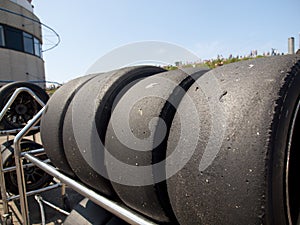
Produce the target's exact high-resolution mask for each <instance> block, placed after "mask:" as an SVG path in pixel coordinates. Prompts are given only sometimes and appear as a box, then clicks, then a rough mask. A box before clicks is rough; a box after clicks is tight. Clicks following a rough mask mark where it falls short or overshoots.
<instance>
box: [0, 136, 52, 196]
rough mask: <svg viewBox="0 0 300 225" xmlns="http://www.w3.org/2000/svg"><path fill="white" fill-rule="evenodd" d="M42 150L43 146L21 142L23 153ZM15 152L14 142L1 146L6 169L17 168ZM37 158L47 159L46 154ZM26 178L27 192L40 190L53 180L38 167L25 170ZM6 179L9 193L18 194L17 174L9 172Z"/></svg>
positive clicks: (25, 141)
mask: <svg viewBox="0 0 300 225" xmlns="http://www.w3.org/2000/svg"><path fill="white" fill-rule="evenodd" d="M41 148H43V146H42V145H40V144H38V143H36V142H33V141H30V140H26V139H24V140H22V142H21V149H22V151H27V150H35V149H41ZM13 152H14V148H13V141H8V142H5V143H3V144H2V145H1V154H2V160H3V166H4V168H8V167H12V166H15V157H14V153H13ZM36 157H38V158H39V159H40V160H45V159H47V156H46V155H45V154H42V155H37V156H36ZM27 163H28V162H27V161H26V160H24V161H23V165H26V164H27ZM24 176H25V180H26V190H27V191H33V190H37V189H39V188H43V187H46V186H48V185H49V184H50V183H51V182H52V180H53V177H52V176H50V175H49V174H47V173H46V172H44V171H43V170H41V169H39V168H38V167H36V166H33V167H29V168H25V169H24ZM4 177H5V184H6V188H7V191H8V192H10V193H12V194H18V193H19V190H18V183H17V175H16V172H15V171H13V172H7V173H5V176H4Z"/></svg>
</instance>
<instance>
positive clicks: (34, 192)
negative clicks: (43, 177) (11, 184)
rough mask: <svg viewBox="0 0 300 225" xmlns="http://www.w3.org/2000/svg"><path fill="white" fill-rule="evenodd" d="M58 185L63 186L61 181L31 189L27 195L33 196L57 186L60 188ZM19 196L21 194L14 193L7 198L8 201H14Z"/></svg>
mask: <svg viewBox="0 0 300 225" xmlns="http://www.w3.org/2000/svg"><path fill="white" fill-rule="evenodd" d="M58 187H61V183H57V184H52V185H50V186H47V187H44V188H40V189H38V190H33V191H29V192H27V193H26V196H32V195H35V194H38V193H41V192H44V191H49V190H52V189H55V188H58ZM19 198H20V195H13V196H11V197H8V198H7V200H8V201H14V200H17V199H19Z"/></svg>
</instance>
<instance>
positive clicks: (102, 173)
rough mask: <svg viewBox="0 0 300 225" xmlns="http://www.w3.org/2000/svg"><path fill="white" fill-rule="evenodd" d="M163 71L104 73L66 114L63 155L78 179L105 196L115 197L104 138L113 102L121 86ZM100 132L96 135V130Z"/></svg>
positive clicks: (149, 68) (131, 69)
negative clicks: (110, 180)
mask: <svg viewBox="0 0 300 225" xmlns="http://www.w3.org/2000/svg"><path fill="white" fill-rule="evenodd" d="M162 71H165V70H163V69H162V68H159V67H153V66H140V67H129V68H123V69H120V70H116V71H112V72H108V73H104V74H102V75H100V76H97V77H95V78H93V79H92V80H90V81H89V82H87V83H86V84H85V85H84V86H83V87H82V88H81V89H80V90H79V91H78V93H77V94H76V95H75V96H74V98H73V100H72V102H71V104H70V106H69V108H68V110H67V113H66V116H65V121H64V127H63V143H64V149H65V155H66V157H67V160H68V162H69V164H70V166H71V168H72V170H73V172H74V173H75V174H76V176H78V178H79V179H80V180H81V181H82V182H83V183H85V184H86V185H88V186H90V187H91V188H93V189H95V190H97V191H99V192H100V193H102V194H104V195H106V196H114V195H115V193H114V191H113V188H112V186H111V183H110V182H109V181H108V180H107V179H106V178H107V175H106V169H105V161H104V157H103V156H104V155H103V154H104V149H103V144H102V143H104V142H103V139H104V136H105V131H106V128H107V124H108V121H109V117H110V113H111V110H112V104H113V102H114V99H115V97H116V96H117V94H118V93H119V91H120V90H122V88H123V87H124V86H125V85H127V84H128V83H131V82H133V81H135V80H137V79H142V78H144V77H147V76H151V75H153V74H156V73H159V72H162ZM99 129H100V131H101V135H102V136H101V135H100V136H99V135H98V132H97V131H99Z"/></svg>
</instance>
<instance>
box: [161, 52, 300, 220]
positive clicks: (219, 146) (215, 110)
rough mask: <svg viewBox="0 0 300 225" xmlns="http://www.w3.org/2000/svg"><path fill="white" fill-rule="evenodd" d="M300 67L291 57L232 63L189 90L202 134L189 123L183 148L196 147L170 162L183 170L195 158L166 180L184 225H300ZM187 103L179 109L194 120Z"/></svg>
mask: <svg viewBox="0 0 300 225" xmlns="http://www.w3.org/2000/svg"><path fill="white" fill-rule="evenodd" d="M299 60H300V56H296V55H289V56H276V57H267V58H262V59H257V60H251V61H244V62H239V63H234V64H229V65H226V66H223V67H220V68H217V69H215V70H212V71H210V72H208V73H206V74H205V75H204V76H202V77H200V78H199V79H198V80H197V82H196V83H195V84H194V85H193V86H192V87H191V88H190V89H189V91H188V92H187V96H189V97H190V98H191V99H192V100H193V102H194V105H195V106H196V108H197V109H198V111H197V113H198V118H199V121H200V125H201V129H200V130H199V131H197V129H198V128H197V127H195V126H194V124H195V122H194V121H189V124H190V129H191V131H190V135H188V136H186V137H184V138H185V140H184V141H185V142H186V143H190V142H192V140H191V139H192V138H193V137H198V141H197V145H196V147H195V148H194V149H192V148H189V147H188V146H187V147H185V148H183V149H182V154H181V157H177V159H176V160H175V159H174V160H173V161H170V162H169V163H170V164H171V165H176V164H180V163H181V161H182V160H183V159H185V158H186V157H187V155H189V154H192V156H191V159H190V160H189V161H188V163H187V164H186V165H185V166H184V167H183V169H181V170H180V171H179V172H178V173H177V174H176V175H174V176H173V177H171V178H170V179H168V180H167V189H168V194H169V198H170V200H171V205H172V208H173V210H174V213H175V215H176V217H177V219H178V222H179V223H180V224H182V225H185V224H187V225H191V224H232V225H233V224H270V225H271V224H282V225H284V224H289V225H292V224H296V221H297V219H298V215H299V209H300V194H299V190H300V183H299V179H298V178H297V176H298V175H296V174H299V169H300V167H299V165H300V157H299V151H298V150H299V146H300V144H299V138H298V139H297V137H296V136H299V130H300V112H299V106H300V104H299V101H300V88H299V87H300V61H299ZM186 100H187V98H183V100H182V101H181V103H180V105H179V107H178V109H179V110H183V111H184V110H185V111H186V120H188V118H189V117H190V116H191V114H190V112H189V106H187V101H186ZM297 107H298V111H297ZM181 122H182V121H180V119H179V117H178V115H175V118H174V121H173V123H172V126H171V132H170V134H169V140H168V147H167V155H170V154H172V153H173V151H174V149H175V147H176V146H175V145H176V143H179V141H180V140H179V139H180V132H181V126H180V125H181ZM296 149H297V150H296ZM296 171H298V172H296ZM166 172H167V173H168V168H167V170H166Z"/></svg>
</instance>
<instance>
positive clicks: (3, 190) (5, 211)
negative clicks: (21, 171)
mask: <svg viewBox="0 0 300 225" xmlns="http://www.w3.org/2000/svg"><path fill="white" fill-rule="evenodd" d="M0 170H1V171H0V185H1V197H2V203H3V216H4V217H7V216H8V214H9V211H8V200H7V193H6V185H5V177H4V171H3V170H4V169H3V160H2V156H0Z"/></svg>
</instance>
